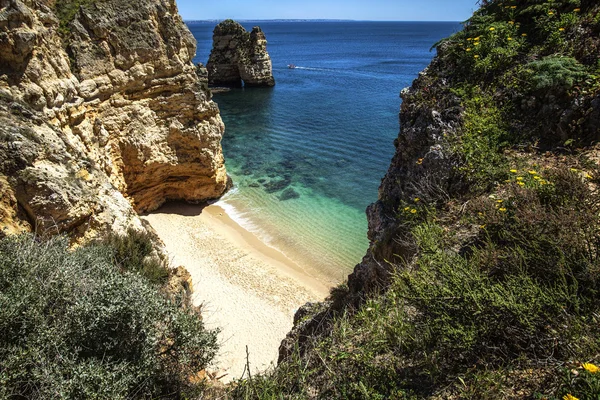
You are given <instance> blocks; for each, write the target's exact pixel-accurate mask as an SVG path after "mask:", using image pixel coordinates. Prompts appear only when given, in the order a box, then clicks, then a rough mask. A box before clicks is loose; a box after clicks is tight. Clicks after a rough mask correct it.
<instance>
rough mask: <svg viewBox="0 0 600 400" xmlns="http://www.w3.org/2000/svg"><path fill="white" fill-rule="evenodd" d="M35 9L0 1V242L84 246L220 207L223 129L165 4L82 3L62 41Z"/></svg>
mask: <svg viewBox="0 0 600 400" xmlns="http://www.w3.org/2000/svg"><path fill="white" fill-rule="evenodd" d="M45 4H46V3H45V2H27V1H21V0H0V186H1V187H2V189H3V190H2V193H3V194H2V197H1V198H0V215H2V219H1V222H0V230H4V231H5V232H11V233H14V232H18V231H21V230H23V229H28V230H34V229H37V230H44V231H48V230H53V229H54V230H55V231H57V232H59V231H60V232H65V231H68V232H70V233H71V234H72V235H73V237H74V238H75V240H77V239H78V238H79V239H81V240H87V239H90V238H92V237H95V236H98V235H102V234H103V233H105V232H109V231H111V232H115V231H116V232H121V233H125V232H126V230H127V228H128V227H134V228H136V229H145V228H144V227H143V226H142V224H141V223H140V221H139V218H138V217H137V213H136V211H137V212H146V211H151V210H153V209H155V208H157V207H159V206H160V205H161V204H162V203H163V202H165V201H166V200H170V199H183V200H188V201H194V202H199V201H205V200H208V199H213V198H217V197H219V196H220V195H221V194H222V193H223V192H224V191H225V190H226V188H227V185H228V179H227V175H226V172H225V166H224V162H223V155H222V152H221V144H220V141H221V137H222V134H223V131H224V125H223V122H222V120H221V117H220V115H219V109H218V107H217V105H216V104H215V103H214V102H212V101H211V99H210V96H211V95H210V92H209V91H208V89H207V87H206V86H207V85H206V78H204V79H202V77H201V76H199V75H198V74H197V72H196V66H194V65H193V63H192V61H191V60H192V58H193V57H194V55H195V51H196V44H195V40H194V38H193V36H192V35H191V33H190V32H189V30H188V29H187V27H186V26H185V24H184V23H183V21H182V19H181V17H180V16H179V14H178V11H177V7H176V4H175V1H174V0H140V1H136V2H134V3H132V2H129V1H125V0H103V1H96V2H94V1H92V2H89V3H87V4H85V5H83V6H81V7H80V9H79V11H78V13H77V14H76V15H75V16H74V19H73V21H72V22H71V23H70V24H69V25H68V27H69V34H68V35H66V36H64V35H63V36H61V35H60V34H59V26H60V23H59V20H58V18H57V17H56V16H55V14H54V11H53V10H52V9H51V8H49V7H48V6H46V5H45ZM48 4H53V3H48ZM63 22H64V21H63Z"/></svg>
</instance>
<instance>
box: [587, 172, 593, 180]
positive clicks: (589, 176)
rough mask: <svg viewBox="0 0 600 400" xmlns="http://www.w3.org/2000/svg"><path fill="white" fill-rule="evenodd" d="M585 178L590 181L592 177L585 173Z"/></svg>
mask: <svg viewBox="0 0 600 400" xmlns="http://www.w3.org/2000/svg"><path fill="white" fill-rule="evenodd" d="M585 177H586V178H588V179H592V178H593V177H592V176H591V175H590V174H588V173H587V172H586V173H585Z"/></svg>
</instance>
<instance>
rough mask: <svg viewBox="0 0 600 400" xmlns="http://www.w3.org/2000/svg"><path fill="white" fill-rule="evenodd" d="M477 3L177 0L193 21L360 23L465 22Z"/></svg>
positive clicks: (470, 0)
mask: <svg viewBox="0 0 600 400" xmlns="http://www.w3.org/2000/svg"><path fill="white" fill-rule="evenodd" d="M476 3H477V0H205V1H197V0H177V4H178V6H179V12H180V14H181V15H182V16H183V18H184V19H186V20H193V19H226V18H233V19H357V20H377V21H386V20H387V21H464V20H466V19H467V18H469V17H470V16H471V14H472V13H473V11H474V10H475V9H477V5H476Z"/></svg>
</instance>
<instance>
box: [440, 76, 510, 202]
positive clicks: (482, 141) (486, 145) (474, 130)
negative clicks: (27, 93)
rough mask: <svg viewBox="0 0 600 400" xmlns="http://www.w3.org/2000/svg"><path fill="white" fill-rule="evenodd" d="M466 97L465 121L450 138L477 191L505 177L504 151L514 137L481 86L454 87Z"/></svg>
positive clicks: (472, 185)
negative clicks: (458, 131) (456, 133)
mask: <svg viewBox="0 0 600 400" xmlns="http://www.w3.org/2000/svg"><path fill="white" fill-rule="evenodd" d="M454 92H455V94H457V95H458V96H459V97H461V98H462V99H463V106H464V108H465V112H464V124H463V130H462V132H461V133H460V135H458V136H456V137H450V138H448V140H449V142H450V146H451V148H452V150H453V151H454V152H455V153H456V154H458V155H459V156H460V158H461V159H462V164H461V165H460V166H459V167H458V169H459V171H460V172H461V174H462V175H463V176H464V181H465V182H469V183H470V185H471V187H472V190H473V191H475V192H478V191H481V190H486V189H488V188H489V186H490V184H494V183H497V182H499V181H501V180H504V179H505V178H506V170H507V168H506V160H505V159H504V157H503V156H502V150H503V149H504V148H505V147H507V146H508V145H509V144H510V143H511V141H512V140H513V139H512V138H511V137H510V135H509V133H508V132H507V127H506V122H505V120H504V118H503V115H502V113H501V111H500V110H499V109H498V107H497V105H496V103H495V102H494V100H493V99H492V98H491V97H490V96H489V95H487V94H485V93H482V91H481V90H480V89H478V88H477V87H472V86H464V87H461V88H457V89H455V90H454Z"/></svg>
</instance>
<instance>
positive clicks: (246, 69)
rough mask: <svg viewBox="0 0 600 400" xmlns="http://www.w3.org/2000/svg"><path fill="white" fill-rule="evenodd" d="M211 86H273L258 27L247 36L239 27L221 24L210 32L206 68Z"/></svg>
mask: <svg viewBox="0 0 600 400" xmlns="http://www.w3.org/2000/svg"><path fill="white" fill-rule="evenodd" d="M206 67H207V69H208V80H209V83H210V84H211V85H215V86H232V87H241V86H242V81H243V84H244V85H245V86H257V87H258V86H267V87H268V86H274V85H275V79H273V68H272V65H271V57H270V56H269V53H267V39H266V38H265V34H264V33H263V31H262V30H261V29H260V28H259V27H258V26H255V27H254V28H252V32H250V33H248V32H247V31H246V30H245V29H244V27H243V26H242V25H240V24H239V23H237V22H235V21H233V20H230V19H228V20H225V21H223V22H221V23H220V24H218V25H217V26H216V27H215V30H214V31H213V48H212V51H211V53H210V58H209V60H208V63H207V65H206Z"/></svg>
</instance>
